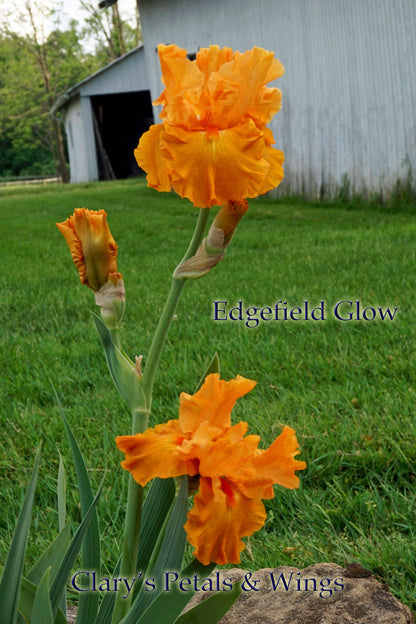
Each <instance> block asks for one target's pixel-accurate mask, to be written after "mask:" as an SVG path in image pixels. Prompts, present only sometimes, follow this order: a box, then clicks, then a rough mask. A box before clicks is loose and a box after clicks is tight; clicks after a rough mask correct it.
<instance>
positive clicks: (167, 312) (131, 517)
mask: <svg viewBox="0 0 416 624" xmlns="http://www.w3.org/2000/svg"><path fill="white" fill-rule="evenodd" d="M208 215H209V208H201V210H200V211H199V216H198V220H197V223H196V226H195V230H194V233H193V236H192V240H191V242H190V244H189V247H188V249H187V251H186V253H185V256H184V257H183V259H182V262H183V261H184V260H186V259H187V258H190V257H191V256H193V255H194V254H195V253H196V251H197V249H198V247H199V246H200V244H201V241H202V238H203V235H204V231H205V226H206V224H207V220H208ZM185 281H186V280H185V279H182V278H180V279H178V278H172V284H171V288H170V292H169V295H168V298H167V300H166V303H165V307H164V308H163V312H162V315H161V317H160V320H159V323H158V326H157V328H156V332H155V335H154V337H153V341H152V344H151V346H150V351H149V356H148V358H147V362H146V367H145V370H144V373H143V379H142V388H143V392H144V396H145V401H146V405H144V406H143V407H142V408H140V409H138V410H136V411H135V412H134V413H133V422H132V435H135V434H136V433H141V432H143V431H145V430H146V429H147V426H148V422H149V416H150V407H151V403H152V391H153V382H154V378H155V375H156V370H157V366H158V363H159V359H160V354H161V352H162V349H163V345H164V343H165V339H166V336H167V333H168V331H169V327H170V324H171V322H172V318H173V315H174V313H175V309H176V306H177V304H178V301H179V299H180V296H181V293H182V290H183V287H184V286H185ZM112 336H113V340H114V341H115V344H116V345H117V346H118V345H119V337H118V332H117V330H115V331H114V333H113V334H112ZM142 500H143V488H142V487H141V486H140V485H139V484H138V483H136V481H135V480H134V479H133V477H132V476H131V475H129V486H128V492H127V509H126V522H125V527H124V537H123V546H122V553H121V567H120V576H121V578H134V576H135V574H136V562H137V552H138V547H139V533H140V520H141V510H142ZM132 597H133V592H130V593H129V596H128V597H127V598H122V592H117V598H116V603H115V606H114V612H113V618H112V624H118V623H119V622H120V621H121V620H122V619H123V617H124V616H125V615H126V613H127V612H128V610H129V608H130V604H131V599H132Z"/></svg>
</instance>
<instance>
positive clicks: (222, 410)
mask: <svg viewBox="0 0 416 624" xmlns="http://www.w3.org/2000/svg"><path fill="white" fill-rule="evenodd" d="M255 385H256V382H255V381H252V380H251V379H245V377H242V376H241V375H237V377H236V378H235V379H231V380H230V381H225V380H224V379H220V376H219V374H218V373H213V374H211V375H207V377H206V378H205V381H204V383H203V384H202V386H201V388H200V389H199V390H198V392H196V393H195V394H194V395H190V394H186V393H185V392H182V393H181V395H180V397H179V423H180V427H181V430H182V431H184V432H185V433H189V434H191V433H193V432H195V431H196V430H197V429H198V427H199V426H200V424H201V422H202V421H206V422H208V423H209V424H210V425H211V426H213V427H218V429H220V430H221V431H224V430H225V429H227V428H228V427H230V426H231V411H232V409H233V407H234V405H235V402H236V401H237V399H239V398H240V397H242V396H244V395H245V394H247V393H248V392H250V390H252V389H253V388H254V386H255Z"/></svg>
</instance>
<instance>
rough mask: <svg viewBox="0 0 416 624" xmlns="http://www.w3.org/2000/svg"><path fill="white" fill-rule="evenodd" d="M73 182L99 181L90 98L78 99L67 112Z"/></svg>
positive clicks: (66, 121)
mask: <svg viewBox="0 0 416 624" xmlns="http://www.w3.org/2000/svg"><path fill="white" fill-rule="evenodd" d="M65 131H66V136H67V139H68V155H69V162H70V172H71V180H70V181H71V182H74V183H75V182H90V181H91V180H98V167H97V155H96V151H95V139H94V128H93V121H92V113H91V101H90V98H89V97H76V98H74V99H72V100H71V101H70V103H69V104H68V106H67V108H66V110H65Z"/></svg>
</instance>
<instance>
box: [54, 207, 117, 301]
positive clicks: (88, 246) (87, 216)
mask: <svg viewBox="0 0 416 624" xmlns="http://www.w3.org/2000/svg"><path fill="white" fill-rule="evenodd" d="M56 225H57V227H58V229H59V230H60V232H61V233H62V234H63V236H64V237H65V240H66V242H67V243H68V247H69V250H70V252H71V255H72V260H73V261H74V264H75V266H76V267H77V269H78V273H79V277H80V280H81V282H82V283H83V284H85V285H86V286H89V287H90V288H91V289H92V290H94V291H95V292H98V291H99V290H100V288H101V287H102V286H104V285H105V284H106V283H107V282H108V281H111V282H112V283H113V284H114V285H116V284H117V283H118V281H119V280H121V279H122V276H121V273H117V244H116V242H115V240H114V238H113V237H112V235H111V232H110V229H109V227H108V224H107V214H106V212H105V211H104V210H97V211H94V210H88V209H87V208H76V209H75V212H74V214H73V215H71V216H70V217H69V218H68V219H67V220H66V221H63V222H62V223H57V224H56Z"/></svg>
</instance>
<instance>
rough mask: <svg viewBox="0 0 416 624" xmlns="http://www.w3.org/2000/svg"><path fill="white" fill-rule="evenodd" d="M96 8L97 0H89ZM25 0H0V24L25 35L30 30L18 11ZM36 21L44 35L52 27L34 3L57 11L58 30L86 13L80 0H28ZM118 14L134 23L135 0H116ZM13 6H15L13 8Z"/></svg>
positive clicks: (81, 17)
mask: <svg viewBox="0 0 416 624" xmlns="http://www.w3.org/2000/svg"><path fill="white" fill-rule="evenodd" d="M89 1H90V2H91V3H92V4H93V5H94V6H95V7H96V8H97V9H98V2H99V0H89ZM26 2H27V0H11V1H10V2H9V1H8V0H0V24H2V25H7V26H8V28H9V29H10V30H13V31H14V32H16V33H18V34H19V35H25V34H28V32H30V30H29V26H28V24H26V23H25V20H23V19H22V18H21V17H19V13H24V12H25V5H26ZM30 4H31V6H32V10H33V13H34V15H35V19H36V23H37V24H38V25H39V26H40V28H41V29H42V30H43V32H44V34H45V36H47V35H48V34H49V32H50V31H51V30H53V28H54V24H53V22H51V21H50V20H48V19H45V18H44V17H43V16H42V14H41V12H39V11H36V4H39V5H41V6H42V5H43V6H46V7H49V8H50V7H51V6H53V7H54V8H55V9H56V10H57V11H58V14H57V17H58V19H59V21H58V26H59V29H60V30H65V28H66V27H67V26H68V24H69V22H70V20H71V19H74V18H75V19H76V20H77V21H78V22H79V23H80V24H82V22H83V21H84V19H85V16H86V13H85V12H84V11H83V9H82V8H81V2H80V0H60V1H58V2H55V1H54V0H30ZM118 6H119V11H120V15H121V17H122V18H124V19H127V20H128V21H129V22H130V23H131V24H132V25H134V24H135V9H136V0H118ZM13 7H15V8H13Z"/></svg>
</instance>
